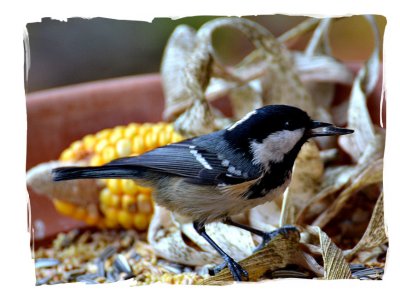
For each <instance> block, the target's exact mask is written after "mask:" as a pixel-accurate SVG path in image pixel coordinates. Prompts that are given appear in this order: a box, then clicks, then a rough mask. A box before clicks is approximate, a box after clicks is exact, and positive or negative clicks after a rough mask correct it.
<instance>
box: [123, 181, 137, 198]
mask: <svg viewBox="0 0 400 300" xmlns="http://www.w3.org/2000/svg"><path fill="white" fill-rule="evenodd" d="M121 189H122V192H123V193H125V194H128V195H132V196H133V195H134V194H136V192H137V191H138V187H137V185H136V183H135V182H134V181H133V180H131V179H122V180H121Z"/></svg>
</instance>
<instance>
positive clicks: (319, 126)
mask: <svg viewBox="0 0 400 300" xmlns="http://www.w3.org/2000/svg"><path fill="white" fill-rule="evenodd" d="M353 132H354V130H353V129H347V128H340V127H335V126H333V124H330V123H324V122H318V121H312V122H311V128H310V129H309V130H308V136H309V137H316V136H328V135H344V134H350V133H353Z"/></svg>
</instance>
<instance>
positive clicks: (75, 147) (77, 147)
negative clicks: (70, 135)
mask: <svg viewBox="0 0 400 300" xmlns="http://www.w3.org/2000/svg"><path fill="white" fill-rule="evenodd" d="M70 149H71V150H72V151H73V152H74V153H79V152H82V151H83V150H84V145H83V142H82V141H75V142H73V143H72V144H71V146H70Z"/></svg>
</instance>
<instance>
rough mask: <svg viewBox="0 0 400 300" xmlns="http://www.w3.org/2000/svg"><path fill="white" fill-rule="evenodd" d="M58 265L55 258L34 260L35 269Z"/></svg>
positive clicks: (58, 262)
mask: <svg viewBox="0 0 400 300" xmlns="http://www.w3.org/2000/svg"><path fill="white" fill-rule="evenodd" d="M59 264H60V261H59V260H58V259H55V258H37V259H36V260H35V268H36V269H39V268H50V267H55V266H58V265H59Z"/></svg>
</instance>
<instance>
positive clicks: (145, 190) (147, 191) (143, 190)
mask: <svg viewBox="0 0 400 300" xmlns="http://www.w3.org/2000/svg"><path fill="white" fill-rule="evenodd" d="M137 188H138V193H142V194H147V195H150V194H151V188H148V187H144V186H140V185H138V186H137Z"/></svg>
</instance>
